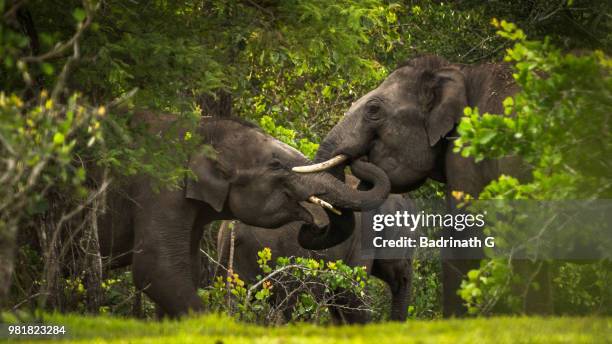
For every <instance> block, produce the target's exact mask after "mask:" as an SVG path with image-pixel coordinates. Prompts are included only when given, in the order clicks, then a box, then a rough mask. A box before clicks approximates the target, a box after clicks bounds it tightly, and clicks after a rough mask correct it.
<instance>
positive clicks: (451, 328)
mask: <svg viewBox="0 0 612 344" xmlns="http://www.w3.org/2000/svg"><path fill="white" fill-rule="evenodd" d="M45 323H48V324H61V325H65V326H66V329H67V332H68V333H67V335H66V336H65V337H63V338H64V339H68V340H70V341H71V342H74V343H168V342H174V343H223V344H226V343H227V344H229V343H325V344H327V343H369V344H370V343H372V344H399V343H606V342H612V318H595V317H593V318H559V317H554V318H531V317H499V318H480V319H453V320H434V321H410V320H409V321H407V322H405V323H383V324H371V325H366V326H338V327H322V326H314V325H309V324H300V325H288V326H283V327H261V326H254V325H248V324H243V323H238V322H236V321H234V320H232V319H230V318H227V317H224V316H216V315H206V316H201V317H193V318H188V319H184V320H182V321H164V322H154V321H150V322H144V321H138V320H134V319H123V318H112V317H84V316H79V315H59V314H57V315H47V316H45ZM24 340H25V341H28V340H31V339H24ZM47 340H49V338H47ZM36 342H39V343H40V342H41V340H40V339H39V340H36Z"/></svg>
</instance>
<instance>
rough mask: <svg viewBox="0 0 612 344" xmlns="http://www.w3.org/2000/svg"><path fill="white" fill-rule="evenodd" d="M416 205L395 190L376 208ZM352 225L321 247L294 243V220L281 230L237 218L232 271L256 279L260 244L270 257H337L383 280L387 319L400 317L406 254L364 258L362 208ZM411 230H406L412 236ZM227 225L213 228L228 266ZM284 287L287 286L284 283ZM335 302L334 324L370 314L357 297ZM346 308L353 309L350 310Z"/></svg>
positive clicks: (407, 274) (406, 285)
mask: <svg viewBox="0 0 612 344" xmlns="http://www.w3.org/2000/svg"><path fill="white" fill-rule="evenodd" d="M414 209H416V207H415V205H414V203H413V201H412V200H410V199H407V198H404V197H402V196H400V195H389V197H388V198H387V199H386V200H385V202H384V203H383V204H382V205H381V206H380V208H379V209H378V212H380V213H385V214H394V213H395V212H396V211H404V210H407V211H413V212H414ZM354 217H355V228H356V230H355V231H353V234H352V235H351V236H350V237H349V239H347V240H346V241H344V242H342V243H341V244H339V245H336V246H333V247H330V248H328V249H325V250H318V251H315V250H307V249H304V248H302V247H300V245H299V244H298V241H297V240H296V239H297V236H298V229H299V223H297V222H294V223H290V224H287V225H285V226H283V227H282V231H278V232H272V231H269V230H266V229H264V228H258V227H254V226H249V225H246V224H244V223H240V222H238V223H237V224H235V226H234V229H233V231H234V234H233V235H234V251H233V257H232V264H231V266H232V272H234V273H237V274H238V276H239V277H240V278H241V279H242V280H243V281H245V282H247V283H249V284H254V283H256V282H257V275H260V274H261V269H260V267H259V265H258V264H257V252H259V251H260V250H262V249H263V248H265V247H268V248H270V249H271V251H272V254H273V256H274V257H307V258H315V259H323V260H325V261H337V260H342V261H343V262H344V263H346V264H347V265H349V266H353V267H355V266H364V267H365V268H366V271H367V272H368V274H369V275H371V276H375V277H378V278H380V279H381V280H383V281H384V282H385V283H386V284H387V285H388V286H389V289H390V291H391V298H392V299H391V320H394V321H404V320H406V316H407V306H408V302H409V300H410V289H411V278H412V262H411V258H412V256H411V253H412V252H408V251H406V255H405V258H404V259H376V256H374V257H373V258H371V257H369V256H368V257H365V256H364V254H363V251H362V249H361V247H362V242H361V240H362V237H363V234H365V233H362V231H361V230H359V228H361V213H358V212H356V213H355V214H354ZM395 229H396V228H389V230H388V231H386V232H385V233H388V234H387V237H386V238H387V239H392V238H391V236H397V235H398V233H399V232H398V231H397V230H395ZM417 233H418V232H416V231H415V232H412V233H411V235H417ZM229 252H230V229H229V228H228V227H226V226H222V227H221V229H220V230H219V233H218V240H217V253H218V258H219V263H220V264H222V265H223V266H226V267H229V266H230V264H229V260H230V255H229ZM288 288H291V287H290V286H288ZM283 291H284V289H283V288H280V287H277V288H275V290H274V292H275V293H276V294H277V295H274V296H275V297H276V298H275V299H274V300H276V302H277V303H280V302H282V301H283V300H285V299H286V297H287V295H286V293H284V292H283ZM334 303H336V304H338V305H340V306H341V307H331V309H330V311H331V315H332V320H334V322H336V323H365V322H367V321H368V320H369V318H370V317H369V313H367V312H366V311H363V310H357V309H356V308H357V306H359V300H358V298H357V297H356V296H353V297H351V296H349V297H346V296H343V297H339V298H338V299H336V300H335V301H334ZM287 308H288V312H285V320H289V318H290V315H291V314H290V311H291V308H292V307H291V305H289V307H287ZM350 308H353V309H352V310H351V309H350Z"/></svg>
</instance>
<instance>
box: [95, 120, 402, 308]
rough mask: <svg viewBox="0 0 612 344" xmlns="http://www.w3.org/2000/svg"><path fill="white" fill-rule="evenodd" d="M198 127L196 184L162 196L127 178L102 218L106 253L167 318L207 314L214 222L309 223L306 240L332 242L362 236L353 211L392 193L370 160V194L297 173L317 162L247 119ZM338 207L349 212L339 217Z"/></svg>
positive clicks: (364, 169) (147, 183) (142, 180)
mask: <svg viewBox="0 0 612 344" xmlns="http://www.w3.org/2000/svg"><path fill="white" fill-rule="evenodd" d="M140 117H141V118H143V119H142V121H144V122H146V123H148V125H149V128H150V129H149V130H153V131H154V132H157V131H158V130H165V129H164V128H166V126H165V124H163V123H162V124H160V123H158V122H157V121H156V120H155V119H153V120H152V119H151V118H152V117H154V116H151V115H142V116H140ZM160 128H161V129H160ZM196 130H197V133H198V134H199V136H200V137H201V138H202V144H203V145H202V146H199V147H198V148H197V149H195V152H194V153H192V154H191V156H190V157H189V159H188V160H189V161H186V167H188V168H189V169H190V170H191V171H193V174H194V175H195V178H192V177H186V178H185V180H184V183H183V184H182V186H181V187H180V188H174V189H172V188H161V190H156V189H155V188H154V183H153V181H152V180H151V178H149V177H147V176H145V175H137V176H134V177H129V178H127V179H126V180H122V182H121V183H120V185H119V186H118V187H115V188H114V189H113V190H111V191H110V192H109V193H108V196H107V198H108V202H107V204H108V209H107V211H106V212H105V213H104V214H103V215H102V216H100V218H99V221H98V228H99V229H98V232H99V242H100V251H101V255H102V256H103V257H104V259H105V260H107V261H109V262H110V266H111V267H115V268H116V267H123V266H127V265H130V264H131V268H132V275H133V279H134V283H135V285H136V287H137V288H138V289H139V290H143V291H144V293H145V294H146V295H148V296H149V297H150V298H151V299H152V300H153V301H154V302H155V303H156V305H157V306H158V310H159V311H160V315H162V316H170V317H177V316H181V315H184V314H186V313H188V312H190V311H193V312H197V311H200V310H202V308H203V303H202V301H201V300H200V298H199V297H198V295H197V285H198V283H199V272H200V266H199V265H200V258H199V253H200V252H199V243H200V239H201V237H202V234H203V229H204V227H205V225H206V224H208V223H210V222H211V221H215V220H228V219H237V220H240V221H243V222H244V223H248V224H250V225H254V226H259V227H265V228H277V227H280V226H282V225H284V224H286V223H289V222H292V221H297V220H300V221H302V226H301V227H300V229H299V232H300V236H301V237H302V240H304V241H305V242H306V243H310V244H313V245H322V243H327V244H329V245H330V246H331V245H335V244H336V243H338V242H341V241H343V240H345V239H346V238H347V237H348V236H349V235H350V234H351V232H352V230H353V228H352V227H349V226H346V225H345V224H344V222H345V220H343V219H344V217H346V216H349V215H351V214H352V210H353V209H354V210H359V209H361V208H362V207H365V208H368V207H375V206H377V205H379V204H381V203H382V202H383V201H384V199H385V198H386V197H387V194H388V192H389V188H390V186H389V181H388V179H387V178H386V176H385V174H384V172H382V170H380V169H378V168H376V167H375V166H373V165H371V164H368V163H365V162H360V163H359V164H354V165H353V166H352V168H353V172H354V173H355V174H356V175H358V176H360V177H363V178H366V179H367V180H370V181H372V182H373V184H374V187H373V188H372V189H370V190H367V191H358V190H354V189H352V188H350V187H348V186H347V185H345V184H343V183H342V182H339V181H338V180H337V179H336V178H335V177H333V176H331V175H329V174H328V173H326V172H324V173H319V174H315V175H312V176H306V175H299V174H297V173H294V172H292V171H291V167H293V166H297V165H299V164H304V163H308V159H306V158H305V157H304V156H303V155H302V154H301V153H300V152H299V151H297V150H296V149H294V148H292V147H290V146H289V145H287V144H284V143H282V142H280V141H278V140H276V139H274V138H272V137H271V136H269V135H267V134H265V133H264V132H263V131H262V130H261V129H260V128H259V127H257V126H255V125H253V124H251V123H250V122H247V121H244V120H240V119H236V118H202V119H201V120H200V122H199V123H198V126H197V129H196ZM211 149H212V150H213V154H211ZM319 197H321V198H319ZM323 199H324V200H323ZM308 201H310V202H314V203H317V205H315V204H311V203H309V202H308ZM330 203H331V204H334V205H337V206H339V207H340V209H348V210H349V211H345V212H344V213H342V214H341V215H336V214H335V213H334V212H338V210H337V209H335V208H334V207H333V206H332V205H331V204H330ZM322 206H323V207H327V208H326V209H325V210H322V209H323V208H322ZM332 211H333V212H332Z"/></svg>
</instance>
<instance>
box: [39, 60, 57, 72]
mask: <svg viewBox="0 0 612 344" xmlns="http://www.w3.org/2000/svg"><path fill="white" fill-rule="evenodd" d="M40 69H41V70H42V72H43V73H45V74H46V75H52V74H53V71H54V68H53V65H52V64H50V63H47V62H43V63H41V65H40Z"/></svg>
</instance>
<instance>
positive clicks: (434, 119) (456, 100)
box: [419, 67, 468, 147]
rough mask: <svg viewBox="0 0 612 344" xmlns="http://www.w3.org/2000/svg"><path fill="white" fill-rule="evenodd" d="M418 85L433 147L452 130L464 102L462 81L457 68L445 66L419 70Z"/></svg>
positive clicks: (463, 81)
mask: <svg viewBox="0 0 612 344" xmlns="http://www.w3.org/2000/svg"><path fill="white" fill-rule="evenodd" d="M419 85H420V86H421V88H420V94H419V100H420V102H421V104H422V106H423V107H424V110H425V113H428V115H427V118H426V119H425V128H426V130H427V136H428V138H429V144H430V146H432V147H433V146H434V145H436V143H438V141H440V139H441V138H443V137H445V136H446V135H447V134H448V133H449V132H450V131H451V130H453V128H454V127H455V124H457V123H458V122H459V120H460V119H461V116H462V115H463V109H464V108H465V107H466V106H467V105H468V103H467V95H466V90H465V80H464V76H463V73H461V71H459V70H458V69H456V68H452V67H445V68H441V69H439V70H437V71H435V72H434V71H425V72H423V74H422V75H421V80H420V82H419Z"/></svg>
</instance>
